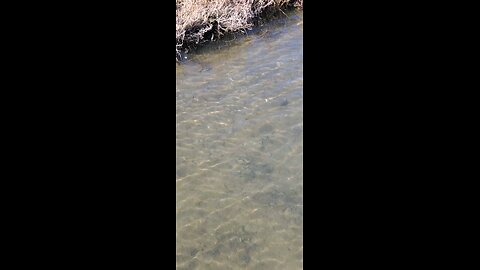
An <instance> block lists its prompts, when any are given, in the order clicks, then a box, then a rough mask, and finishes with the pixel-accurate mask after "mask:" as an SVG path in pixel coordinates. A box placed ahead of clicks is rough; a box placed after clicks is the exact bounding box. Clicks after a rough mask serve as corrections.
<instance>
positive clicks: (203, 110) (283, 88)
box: [176, 12, 303, 270]
mask: <svg viewBox="0 0 480 270" xmlns="http://www.w3.org/2000/svg"><path fill="white" fill-rule="evenodd" d="M176 268H177V269H222V270H227V269H302V268H303V14H302V13H301V12H293V13H288V18H282V19H280V20H277V21H275V22H273V23H270V24H268V25H265V26H263V27H262V28H260V29H259V30H257V31H255V32H250V33H249V34H248V35H246V36H243V37H236V38H233V37H231V38H229V40H228V41H226V42H223V43H217V44H215V45H214V46H210V47H208V48H205V49H202V50H201V51H200V52H199V53H198V54H196V55H195V56H192V57H191V59H189V60H187V61H186V62H185V63H184V64H182V65H177V67H176Z"/></svg>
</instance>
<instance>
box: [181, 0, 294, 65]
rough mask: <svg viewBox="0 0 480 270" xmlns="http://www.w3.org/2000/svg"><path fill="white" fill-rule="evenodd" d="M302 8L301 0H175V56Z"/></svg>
mask: <svg viewBox="0 0 480 270" xmlns="http://www.w3.org/2000/svg"><path fill="white" fill-rule="evenodd" d="M290 8H303V0H176V34H177V43H176V59H177V61H178V60H179V59H180V57H181V53H182V52H185V51H189V50H191V49H193V48H195V47H197V46H198V45H200V44H203V43H205V42H208V41H214V40H217V39H219V38H221V37H222V36H223V35H225V34H226V33H232V32H238V31H244V30H246V29H250V28H251V27H252V26H254V25H255V23H256V22H258V21H259V20H268V19H271V18H273V17H275V16H277V15H278V14H281V13H282V11H283V10H286V9H290Z"/></svg>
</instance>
